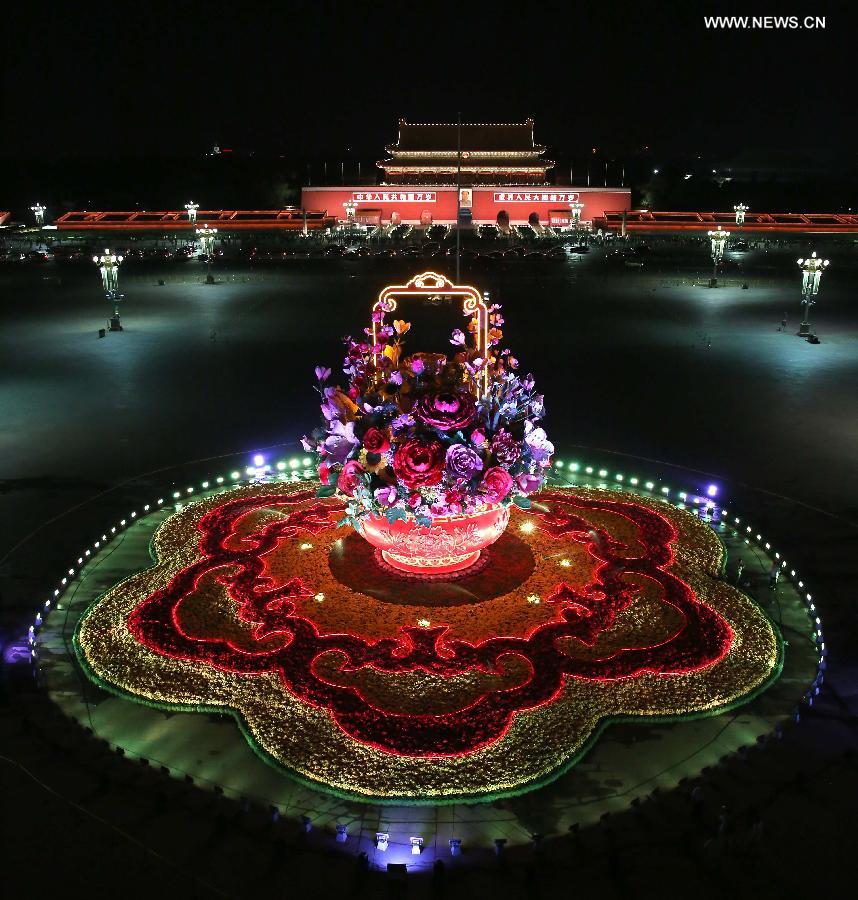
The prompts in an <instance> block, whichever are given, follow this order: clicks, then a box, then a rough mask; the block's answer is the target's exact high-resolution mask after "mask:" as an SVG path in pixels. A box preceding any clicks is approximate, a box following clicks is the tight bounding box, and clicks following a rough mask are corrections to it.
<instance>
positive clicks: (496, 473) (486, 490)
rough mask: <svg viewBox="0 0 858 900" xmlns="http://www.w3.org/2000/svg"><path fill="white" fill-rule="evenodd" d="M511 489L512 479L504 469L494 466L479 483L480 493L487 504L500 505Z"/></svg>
mask: <svg viewBox="0 0 858 900" xmlns="http://www.w3.org/2000/svg"><path fill="white" fill-rule="evenodd" d="M511 489H512V477H511V476H510V474H509V472H507V470H506V469H501V468H500V466H495V467H494V468H492V469H489V470H488V472H486V474H485V475H483V480H482V481H481V482H480V493H481V494H484V495H485V498H486V500H488V501H489V503H500V502H501V500H503V499H504V497H506V496H507V494H509V492H510V490H511Z"/></svg>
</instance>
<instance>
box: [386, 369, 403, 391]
mask: <svg viewBox="0 0 858 900" xmlns="http://www.w3.org/2000/svg"><path fill="white" fill-rule="evenodd" d="M387 380H388V381H389V382H390V384H395V385H396V386H397V387H398V386H399V385H401V384H402V372H400V371H399V369H397V370H396V371H395V372H391V373H390V377H389V378H388V379H387Z"/></svg>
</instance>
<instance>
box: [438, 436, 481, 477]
mask: <svg viewBox="0 0 858 900" xmlns="http://www.w3.org/2000/svg"><path fill="white" fill-rule="evenodd" d="M446 466H447V472H448V473H449V474H450V476H451V477H452V478H453V479H454V480H458V479H460V478H464V479H469V478H472V477H473V476H474V475H475V474H476V473H477V472H481V471H482V468H483V461H482V460H481V459H480V457H479V454H478V453H477V452H476V451H475V450H472V449H471V448H470V447H469V446H468V445H467V444H453V445H452V447H449V448H448V449H447V461H446Z"/></svg>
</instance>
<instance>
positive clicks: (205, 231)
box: [197, 225, 217, 284]
mask: <svg viewBox="0 0 858 900" xmlns="http://www.w3.org/2000/svg"><path fill="white" fill-rule="evenodd" d="M216 234H217V228H209V226H208V225H203V227H202V228H197V238H198V239H199V242H200V246H201V247H202V248H203V256H205V258H206V284H214V275H212V255H213V253H214V240H215V235H216Z"/></svg>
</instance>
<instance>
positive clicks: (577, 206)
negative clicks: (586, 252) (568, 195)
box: [569, 200, 584, 236]
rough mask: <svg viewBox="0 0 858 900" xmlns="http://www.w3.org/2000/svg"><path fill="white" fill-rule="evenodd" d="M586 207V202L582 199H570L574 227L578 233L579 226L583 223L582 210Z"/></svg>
mask: <svg viewBox="0 0 858 900" xmlns="http://www.w3.org/2000/svg"><path fill="white" fill-rule="evenodd" d="M583 209H584V204H583V203H582V202H581V201H580V200H570V201H569V212H570V213H571V214H572V227H573V228H574V229H575V234H576V236H577V234H578V226H579V225H580V224H581V210H583Z"/></svg>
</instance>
